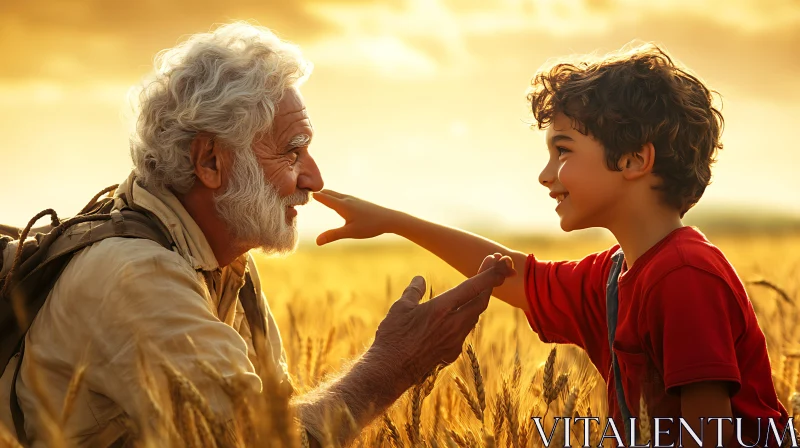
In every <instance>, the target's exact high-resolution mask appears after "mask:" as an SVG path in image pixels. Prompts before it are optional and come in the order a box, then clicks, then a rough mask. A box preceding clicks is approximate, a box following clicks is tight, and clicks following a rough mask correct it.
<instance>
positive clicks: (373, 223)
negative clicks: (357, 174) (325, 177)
mask: <svg viewBox="0 0 800 448" xmlns="http://www.w3.org/2000/svg"><path fill="white" fill-rule="evenodd" d="M314 199H316V200H317V202H319V203H320V204H322V205H324V206H326V207H328V208H330V209H332V210H333V211H335V212H336V213H338V214H339V216H341V217H342V218H344V220H345V223H344V225H343V226H342V227H339V228H338V229H330V230H326V231H325V232H322V233H321V234H320V235H319V236H318V237H317V245H318V246H322V245H323V244H327V243H331V242H334V241H336V240H340V239H344V238H353V239H366V238H374V237H376V236H379V235H382V234H384V233H386V232H388V224H389V223H390V221H391V219H392V217H391V216H392V213H396V212H395V211H394V210H390V209H388V208H385V207H381V206H379V205H377V204H373V203H371V202H367V201H365V200H363V199H359V198H357V197H355V196H349V195H346V194H342V193H338V192H336V191H333V190H322V191H320V192H318V193H314Z"/></svg>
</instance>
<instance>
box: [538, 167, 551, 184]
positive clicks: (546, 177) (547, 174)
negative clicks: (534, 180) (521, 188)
mask: <svg viewBox="0 0 800 448" xmlns="http://www.w3.org/2000/svg"><path fill="white" fill-rule="evenodd" d="M549 168H550V164H548V165H547V166H546V167H544V169H543V170H542V172H541V173H539V183H540V184H542V185H544V186H545V187H547V186H548V185H551V184H552V183H553V175H552V173H551V170H550V169H549Z"/></svg>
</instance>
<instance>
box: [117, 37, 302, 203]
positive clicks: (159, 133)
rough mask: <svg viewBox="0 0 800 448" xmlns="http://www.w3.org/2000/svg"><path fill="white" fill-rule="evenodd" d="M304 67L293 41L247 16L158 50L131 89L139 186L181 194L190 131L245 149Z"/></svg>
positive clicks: (188, 177)
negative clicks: (149, 71)
mask: <svg viewBox="0 0 800 448" xmlns="http://www.w3.org/2000/svg"><path fill="white" fill-rule="evenodd" d="M312 69H313V65H312V64H311V63H310V62H308V61H307V60H305V59H304V58H303V56H302V54H301V52H300V49H299V48H298V47H297V46H296V45H293V44H291V43H289V42H286V41H283V40H281V39H280V38H278V37H277V36H276V35H275V34H274V33H273V32H272V31H270V30H269V29H267V28H265V27H262V26H257V25H253V24H251V23H248V22H234V23H229V24H225V25H222V26H220V27H218V28H216V29H214V30H213V31H211V32H209V33H200V34H195V35H192V36H191V37H189V38H188V39H187V40H186V41H185V42H183V43H181V44H179V45H178V46H176V47H174V48H170V49H166V50H162V51H160V52H159V53H158V55H157V56H156V59H155V73H154V74H153V77H152V79H151V80H149V82H146V83H145V84H144V86H143V87H142V88H141V90H140V92H139V95H138V117H137V119H136V130H135V132H134V133H133V135H132V137H131V141H130V150H131V158H132V159H133V164H134V170H135V172H136V175H137V177H138V178H139V179H140V181H141V182H142V183H143V184H144V185H145V186H152V187H155V188H163V187H170V188H172V189H173V190H175V191H176V192H178V193H186V192H187V191H188V190H189V189H190V188H191V187H192V185H193V184H194V180H195V176H194V167H193V166H192V162H191V158H190V153H189V145H190V143H191V141H192V140H193V138H194V137H195V135H196V134H197V133H198V132H200V131H205V132H208V133H211V134H213V135H215V138H216V139H218V140H220V139H221V140H222V141H224V142H226V143H227V144H229V145H231V146H232V147H233V148H234V150H235V151H241V150H243V149H247V150H250V146H251V144H252V142H253V141H254V139H256V138H258V137H259V136H260V135H263V133H264V132H267V131H269V128H270V126H271V125H272V121H273V118H274V115H275V109H276V107H277V105H278V103H279V102H280V101H281V98H282V96H283V93H284V92H285V91H286V89H288V88H290V87H295V86H299V85H300V84H302V83H303V82H304V81H305V80H306V78H308V76H309V75H310V74H311V70H312Z"/></svg>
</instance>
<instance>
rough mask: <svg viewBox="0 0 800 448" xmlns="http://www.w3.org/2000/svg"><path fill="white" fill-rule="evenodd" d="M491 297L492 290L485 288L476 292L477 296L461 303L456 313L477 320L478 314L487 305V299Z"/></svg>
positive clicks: (484, 309)
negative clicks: (478, 292)
mask: <svg viewBox="0 0 800 448" xmlns="http://www.w3.org/2000/svg"><path fill="white" fill-rule="evenodd" d="M491 297H492V290H491V289H485V290H483V291H481V293H480V294H478V296H477V297H475V298H474V299H472V300H470V301H469V302H467V303H465V304H464V305H461V307H460V308H458V310H457V311H456V313H457V314H460V315H463V316H464V318H466V319H475V320H477V318H478V316H480V315H481V313H483V312H484V311H486V308H488V307H489V300H490V299H491Z"/></svg>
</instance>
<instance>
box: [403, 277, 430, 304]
mask: <svg viewBox="0 0 800 448" xmlns="http://www.w3.org/2000/svg"><path fill="white" fill-rule="evenodd" d="M424 295H425V279H424V278H422V276H419V275H418V276H416V277H414V278H413V279H412V280H411V283H409V284H408V286H406V289H405V291H403V295H401V296H400V300H408V301H409V302H412V303H413V304H415V305H416V304H418V303H419V301H420V300H422V296H424Z"/></svg>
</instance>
